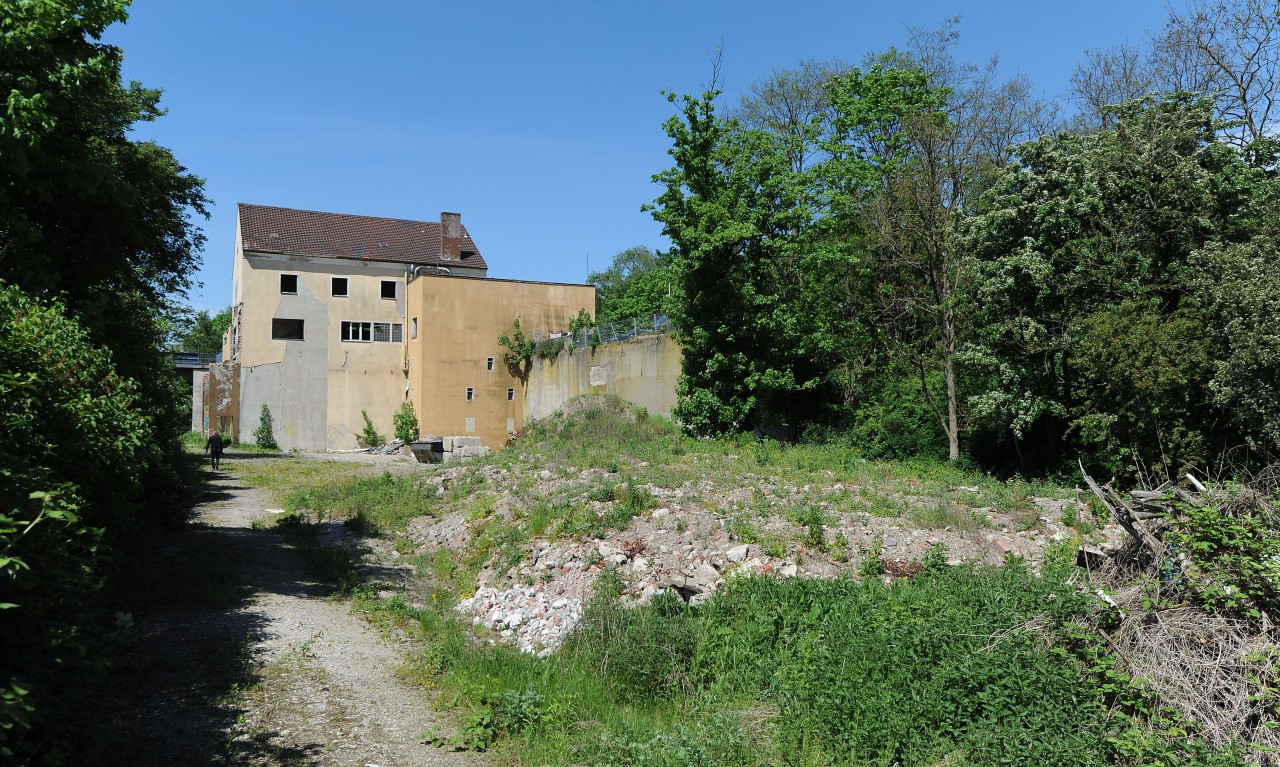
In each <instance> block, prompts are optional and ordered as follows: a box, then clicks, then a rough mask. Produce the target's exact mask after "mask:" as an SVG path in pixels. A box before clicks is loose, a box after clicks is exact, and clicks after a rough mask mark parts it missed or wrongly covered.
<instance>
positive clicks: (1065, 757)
mask: <svg viewBox="0 0 1280 767" xmlns="http://www.w3.org/2000/svg"><path fill="white" fill-rule="evenodd" d="M943 559H944V557H933V558H932V560H931V562H930V565H929V566H928V567H927V568H926V570H925V571H924V572H923V573H921V574H920V575H918V576H917V577H915V578H914V579H911V580H902V581H898V582H897V583H895V584H894V585H893V586H890V587H886V586H883V585H881V584H880V583H879V581H878V580H875V579H868V580H867V581H866V582H864V583H857V582H854V581H852V580H834V581H809V580H798V579H792V580H774V579H767V578H753V579H741V580H735V581H732V582H731V583H730V585H729V586H728V587H727V588H726V589H725V590H724V591H723V592H721V593H720V594H718V595H717V596H716V597H715V598H714V599H712V600H711V601H710V602H708V603H707V604H705V605H704V606H702V607H698V608H692V607H689V606H688V605H686V604H685V603H684V602H682V601H681V600H680V599H679V598H678V597H676V596H674V595H671V594H668V595H661V596H659V597H657V598H655V599H654V600H653V602H651V603H650V604H649V605H648V606H647V607H644V608H639V609H633V608H625V607H623V606H622V605H621V603H620V601H619V597H618V593H619V590H620V583H621V581H620V579H618V578H617V577H612V576H610V577H606V578H605V579H604V580H603V582H602V585H601V588H600V589H599V594H598V596H597V598H596V599H595V601H593V602H592V604H591V605H590V606H589V608H588V610H587V612H586V615H585V616H584V618H583V621H582V623H581V624H580V625H579V627H578V629H577V631H576V632H575V633H574V634H573V635H572V636H571V637H570V639H569V640H568V641H567V642H566V643H565V645H564V646H563V648H561V650H560V651H559V652H557V653H556V654H554V655H552V656H549V657H546V658H537V657H534V656H531V655H527V654H520V653H517V652H515V651H513V650H511V649H509V648H504V647H502V646H496V647H495V646H489V645H487V644H476V643H474V642H471V641H468V640H467V639H466V634H465V630H464V628H463V627H462V626H461V625H460V624H459V623H457V622H456V620H455V619H454V618H453V617H452V616H451V614H450V611H449V610H448V609H447V606H446V605H444V604H443V603H440V604H438V605H437V606H436V607H434V608H432V607H430V606H428V607H427V608H424V609H417V610H415V609H412V608H409V607H407V606H406V605H405V604H404V602H403V601H402V600H399V599H393V600H386V601H383V602H378V601H377V600H372V599H366V600H365V601H364V602H363V603H362V607H363V608H364V609H366V610H369V611H372V612H374V613H379V614H382V615H384V616H394V619H395V620H397V621H399V622H400V623H401V625H407V626H409V627H411V628H412V629H413V630H414V631H415V633H416V634H417V635H418V637H419V638H420V641H421V643H422V649H421V650H420V651H419V652H418V653H417V655H416V656H415V658H414V659H413V661H412V662H411V664H410V666H409V668H408V669H407V670H406V673H407V675H408V676H409V677H410V678H413V679H415V680H417V681H419V682H421V683H424V684H426V685H428V686H431V687H435V688H437V689H439V690H440V691H441V692H442V694H443V695H444V698H445V700H446V702H448V703H450V704H456V705H458V706H460V707H461V710H463V711H464V712H465V714H464V716H463V721H464V725H463V729H464V737H463V738H461V739H459V740H454V741H452V742H453V743H455V744H457V745H462V746H469V747H478V746H482V747H495V746H496V747H499V748H501V749H503V750H504V751H505V752H506V757H507V758H509V759H511V760H514V761H519V762H520V763H528V764H546V765H567V764H602V765H624V764H626V765H676V764H706V765H766V764H794V765H808V764H901V765H904V766H909V765H921V766H923V765H937V764H973V765H986V764H1008V765H1028V766H1030V765H1035V766H1036V767H1040V766H1041V765H1064V766H1065V765H1130V764H1133V765H1136V764H1150V763H1155V762H1163V763H1166V764H1184V765H1229V764H1242V762H1241V761H1240V760H1239V759H1238V758H1236V757H1235V756H1233V755H1231V754H1228V753H1218V754H1213V753H1211V752H1210V751H1209V750H1208V749H1205V748H1203V747H1202V746H1201V745H1199V744H1197V743H1196V742H1195V740H1194V738H1193V737H1189V736H1185V735H1184V733H1183V729H1182V728H1183V727H1184V726H1185V725H1184V723H1181V722H1178V721H1176V719H1173V718H1171V717H1170V715H1169V714H1168V713H1167V712H1164V711H1162V710H1159V709H1158V707H1151V708H1149V709H1144V708H1142V706H1140V705H1139V706H1136V707H1135V706H1134V705H1133V702H1134V701H1141V700H1142V699H1143V698H1142V694H1141V692H1140V688H1139V687H1137V686H1135V685H1133V684H1132V683H1131V682H1130V681H1129V680H1126V679H1123V678H1118V677H1115V676H1114V675H1113V674H1110V673H1109V672H1108V671H1107V669H1108V668H1109V666H1108V661H1107V660H1106V657H1105V653H1104V654H1103V655H1099V654H1097V652H1096V650H1097V647H1096V646H1095V645H1091V644H1090V643H1089V642H1088V641H1087V640H1082V639H1081V637H1080V634H1079V628H1078V626H1077V624H1076V620H1077V619H1078V618H1079V617H1080V616H1082V615H1083V613H1084V611H1085V610H1086V609H1088V607H1087V600H1086V598H1085V597H1084V596H1082V594H1081V592H1079V591H1078V590H1077V589H1075V588H1074V587H1072V586H1069V585H1065V584H1064V583H1063V580H1062V567H1061V565H1060V564H1055V565H1053V566H1051V567H1050V568H1049V569H1050V570H1051V571H1055V572H1052V573H1051V574H1049V575H1046V576H1043V577H1041V576H1036V575H1034V574H1032V573H1030V572H1028V571H1027V570H1026V569H1025V567H1023V566H1022V565H1021V564H1019V563H1016V562H1015V563H1012V564H1007V565H1004V566H1001V567H997V568H975V567H948V566H946V565H945V564H944V563H943ZM1055 568H1056V570H1055ZM1032 619H1037V620H1036V623H1035V625H1036V626H1037V628H1035V629H1030V628H1027V626H1028V621H1031V620H1032ZM584 723H590V724H589V725H584ZM441 740H442V742H443V741H444V739H443V738H442V739H441Z"/></svg>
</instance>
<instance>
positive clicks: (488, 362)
mask: <svg viewBox="0 0 1280 767" xmlns="http://www.w3.org/2000/svg"><path fill="white" fill-rule="evenodd" d="M484 369H485V370H493V357H486V358H485V361H484Z"/></svg>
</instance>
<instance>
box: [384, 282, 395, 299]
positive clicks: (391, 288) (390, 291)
mask: <svg viewBox="0 0 1280 767" xmlns="http://www.w3.org/2000/svg"><path fill="white" fill-rule="evenodd" d="M382 297H383V298H390V299H391V300H392V301H394V300H395V298H396V281H395V280H383V281H382Z"/></svg>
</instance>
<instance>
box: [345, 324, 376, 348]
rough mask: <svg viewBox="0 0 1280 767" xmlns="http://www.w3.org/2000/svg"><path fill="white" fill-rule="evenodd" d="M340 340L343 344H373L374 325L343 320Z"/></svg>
mask: <svg viewBox="0 0 1280 767" xmlns="http://www.w3.org/2000/svg"><path fill="white" fill-rule="evenodd" d="M361 336H363V337H361ZM338 340H339V341H342V342H343V343H355V344H367V343H372V342H373V323H372V322H362V321H360V320H343V321H342V323H341V325H340V326H339V330H338Z"/></svg>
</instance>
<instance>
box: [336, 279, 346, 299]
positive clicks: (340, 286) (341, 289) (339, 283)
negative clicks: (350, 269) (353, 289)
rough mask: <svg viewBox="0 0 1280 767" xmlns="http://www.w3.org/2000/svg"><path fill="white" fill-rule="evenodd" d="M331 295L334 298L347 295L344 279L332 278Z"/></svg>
mask: <svg viewBox="0 0 1280 767" xmlns="http://www.w3.org/2000/svg"><path fill="white" fill-rule="evenodd" d="M333 295H335V296H345V295H347V278H346V277H334V278H333Z"/></svg>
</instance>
